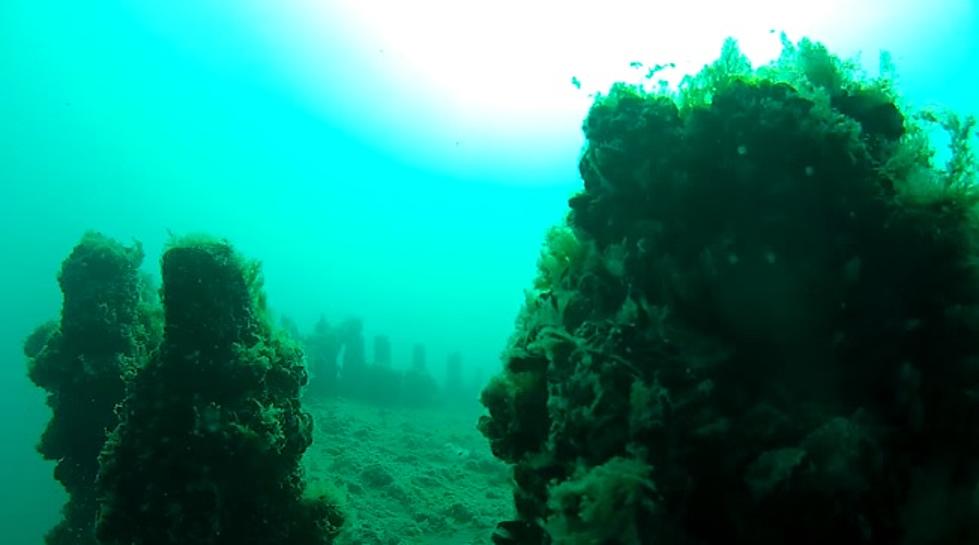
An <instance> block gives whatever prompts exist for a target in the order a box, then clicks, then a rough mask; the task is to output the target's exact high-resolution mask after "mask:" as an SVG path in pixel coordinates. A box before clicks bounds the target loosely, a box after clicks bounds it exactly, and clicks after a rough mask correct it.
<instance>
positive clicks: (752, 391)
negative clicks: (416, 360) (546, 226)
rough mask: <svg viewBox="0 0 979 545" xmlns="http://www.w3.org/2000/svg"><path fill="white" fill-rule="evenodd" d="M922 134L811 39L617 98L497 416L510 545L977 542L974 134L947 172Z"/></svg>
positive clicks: (546, 262)
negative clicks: (508, 481) (507, 472)
mask: <svg viewBox="0 0 979 545" xmlns="http://www.w3.org/2000/svg"><path fill="white" fill-rule="evenodd" d="M908 111H909V110H908V108H906V107H904V106H902V105H901V104H900V103H899V101H898V99H897V95H896V93H895V92H894V90H893V88H892V83H891V82H890V80H888V79H887V76H886V74H885V75H884V76H881V77H879V78H876V79H871V78H868V77H867V76H865V75H864V74H862V73H861V72H860V71H859V70H858V69H857V67H856V66H855V65H854V64H852V63H848V62H844V61H841V60H839V59H838V58H836V57H835V56H833V55H832V54H831V53H830V52H829V51H828V50H827V49H826V47H825V46H823V45H822V44H819V43H816V42H813V41H810V40H807V39H803V40H801V41H800V42H799V43H798V44H794V43H791V42H789V41H788V40H787V39H783V51H782V55H781V56H780V58H779V59H777V60H776V61H775V62H773V63H771V64H769V65H766V66H762V67H759V68H753V67H752V66H751V64H750V63H749V62H748V60H747V58H746V57H745V56H744V55H743V54H742V53H741V52H740V50H739V49H738V46H737V43H736V42H735V41H733V40H728V41H727V42H726V43H725V44H724V47H723V49H722V52H721V55H720V58H719V59H718V60H717V61H716V62H714V63H712V64H710V65H708V66H706V67H704V69H703V70H702V71H701V72H700V73H698V74H697V75H695V76H691V77H688V78H686V79H685V80H684V81H683V82H682V83H681V85H680V87H679V89H678V90H677V91H675V92H669V91H666V90H665V89H663V88H660V89H658V90H657V89H654V90H646V89H644V88H642V87H641V86H638V85H626V84H616V85H614V86H613V87H612V88H611V89H610V90H609V92H608V93H607V94H604V95H600V96H598V97H597V98H596V100H595V102H594V104H593V106H592V108H591V110H590V111H589V113H588V116H587V118H586V120H585V122H584V124H583V130H584V133H585V136H586V138H587V148H586V150H585V152H584V154H583V156H582V158H581V162H580V165H579V168H580V173H581V177H582V180H583V189H582V190H581V191H580V192H578V193H577V194H576V195H574V196H573V197H572V198H571V199H570V201H569V208H570V211H569V214H568V217H567V220H566V224H565V225H564V226H562V227H560V228H558V229H557V230H555V231H553V234H551V235H549V238H548V240H547V245H546V248H545V251H544V252H542V259H541V261H540V262H539V264H538V266H539V276H538V278H537V280H536V281H535V283H534V286H533V290H532V291H530V292H529V295H528V298H527V302H526V305H525V307H524V309H523V310H522V312H521V315H520V319H519V320H518V327H517V330H516V331H515V332H514V334H513V336H512V339H511V341H510V344H509V346H508V349H507V353H506V356H505V368H504V371H503V373H502V374H501V375H499V376H497V377H495V378H494V379H492V380H491V381H490V383H489V385H488V386H486V388H485V389H484V391H483V394H482V402H483V404H484V405H485V406H486V408H487V409H488V411H489V415H488V416H484V417H483V418H481V419H480V422H479V429H480V430H481V431H482V433H483V434H484V435H485V436H486V437H487V439H488V440H489V443H490V446H491V448H492V450H493V453H494V454H495V455H496V456H497V457H498V458H500V459H501V460H503V461H505V462H508V463H510V464H512V467H513V478H514V482H515V484H516V490H515V492H514V506H515V508H516V512H517V517H516V519H515V520H509V521H503V522H501V523H500V525H499V527H498V531H497V533H496V535H495V536H494V542H495V543H496V544H497V545H546V544H550V543H558V544H585V543H588V544H599V543H601V544H620V545H624V544H627V543H628V544H633V543H635V544H649V545H652V544H656V545H663V544H681V543H697V544H702V545H711V544H725V545H739V544H744V545H748V544H751V545H765V544H773V545H774V544H783V543H796V544H813V545H815V544H824V543H829V542H846V543H867V544H893V543H951V542H957V543H959V542H961V543H966V542H977V541H979V522H977V521H979V503H977V502H976V501H975V500H974V498H975V497H976V496H975V490H977V489H979V433H977V432H976V428H975V426H974V422H975V421H976V419H977V418H979V396H977V395H975V392H976V391H979V371H977V367H976V365H975V364H974V362H975V361H976V357H977V355H979V269H977V266H979V260H977V257H979V240H977V235H979V220H977V214H976V212H977V208H976V206H977V202H979V198H977V196H976V195H977V193H976V190H975V187H976V180H975V158H974V155H972V146H973V145H974V142H975V140H974V134H973V133H974V125H972V122H971V121H969V120H965V121H957V122H956V121H947V122H945V123H943V125H945V126H946V127H947V128H948V130H949V131H950V133H951V134H952V135H953V145H952V149H951V150H950V152H951V154H952V159H951V160H950V161H949V162H948V164H947V165H945V166H944V167H943V166H938V165H935V164H933V162H932V157H933V150H932V149H931V144H930V143H929V142H928V140H927V138H924V137H923V134H924V132H923V131H922V129H921V125H920V124H921V123H924V122H928V119H922V117H921V116H919V115H912V114H909V113H908ZM948 119H953V118H948ZM956 135H958V136H956ZM953 180H954V181H953ZM565 233H570V234H565ZM908 324H914V326H913V327H909V326H908ZM953 475H954V477H953ZM926 483H928V484H926ZM936 505H941V506H943V507H942V508H940V509H938V508H934V507H930V506H936Z"/></svg>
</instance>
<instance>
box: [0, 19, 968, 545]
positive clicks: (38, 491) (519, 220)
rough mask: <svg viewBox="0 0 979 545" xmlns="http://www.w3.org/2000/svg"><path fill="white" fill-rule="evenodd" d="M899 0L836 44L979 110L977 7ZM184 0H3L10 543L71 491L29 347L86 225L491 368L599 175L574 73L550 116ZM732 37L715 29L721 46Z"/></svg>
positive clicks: (397, 340) (712, 43) (50, 310)
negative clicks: (251, 262) (552, 239)
mask: <svg viewBox="0 0 979 545" xmlns="http://www.w3.org/2000/svg"><path fill="white" fill-rule="evenodd" d="M300 4H301V3H298V2H297V3H295V5H292V4H290V5H289V6H290V8H289V9H295V10H299V9H300V8H301V5H300ZM893 5H894V6H897V7H893V8H891V9H893V10H895V11H894V12H893V13H892V12H880V13H876V14H875V13H869V14H867V13H862V12H861V13H859V14H851V15H853V16H854V17H855V16H857V15H859V16H860V17H864V18H867V19H868V21H870V22H867V21H860V20H856V19H848V14H847V13H843V12H841V13H839V14H837V16H836V17H835V18H830V19H828V21H830V22H829V23H827V26H826V27H824V28H821V29H816V30H818V31H820V32H822V33H823V34H824V35H825V36H821V35H819V34H818V33H817V34H816V35H815V36H814V37H816V38H820V39H822V38H824V37H826V38H827V43H828V45H829V46H830V47H831V48H833V47H836V46H835V45H834V43H833V42H832V41H831V40H830V39H829V38H833V37H836V38H838V39H839V41H840V42H843V43H842V45H841V46H840V47H841V48H843V49H844V51H843V52H846V51H845V49H846V48H851V49H857V48H866V49H868V50H869V53H868V54H867V57H869V59H866V60H868V63H869V64H871V65H873V64H874V63H872V62H869V61H870V60H873V57H874V56H875V55H876V51H875V49H874V48H885V49H888V50H891V51H892V52H893V53H894V60H895V62H896V64H897V67H898V71H899V74H900V76H901V89H902V91H903V92H904V93H905V96H906V97H907V98H908V99H909V100H911V101H913V102H918V103H931V102H934V103H940V104H944V105H947V106H949V107H951V108H953V109H956V110H959V111H964V112H970V111H971V112H975V111H977V110H979V108H977V105H976V102H975V98H974V97H975V89H977V88H979V76H977V75H976V74H977V73H979V70H976V66H977V61H976V59H977V58H979V40H976V39H975V38H974V36H975V35H976V32H977V31H979V25H977V23H976V17H977V15H979V14H977V12H976V10H975V8H973V7H972V6H971V4H970V3H969V2H949V3H948V5H947V6H941V8H944V9H946V10H947V12H946V15H944V16H943V12H942V9H939V8H935V7H934V6H935V5H936V4H935V3H932V2H919V3H915V2H904V3H897V4H893ZM167 6H168V7H166V8H164V7H162V4H161V7H155V8H153V7H146V6H139V5H138V3H137V2H121V1H116V0H108V1H105V2H98V3H95V4H94V5H89V6H82V5H78V4H76V3H68V2H54V1H49V0H34V1H26V0H7V1H5V2H3V4H2V5H0V233H2V241H0V254H2V255H3V256H4V266H3V268H2V272H0V301H3V303H4V309H5V312H4V315H3V317H2V319H0V360H2V361H3V362H4V365H3V366H2V370H0V385H2V392H3V395H2V396H0V400H2V401H0V403H2V405H0V408H2V410H3V414H4V415H6V417H5V418H4V419H3V424H2V427H0V433H2V435H3V438H4V440H3V443H2V446H0V482H3V483H5V485H4V489H3V492H2V494H0V536H6V537H3V538H2V540H3V542H4V543H9V544H13V545H20V544H29V543H30V544H33V543H38V542H39V540H40V538H41V535H42V534H43V532H44V531H45V530H46V529H47V528H48V527H50V526H51V525H52V524H53V523H54V522H55V521H56V520H57V517H58V508H59V506H60V504H61V502H62V500H63V494H62V493H61V491H60V489H59V487H58V485H57V483H55V482H54V481H53V479H52V478H51V466H50V465H49V464H47V463H44V462H42V461H41V460H40V457H39V456H38V455H37V454H36V453H35V452H34V450H33V445H34V444H35V442H36V440H37V438H38V436H39V434H40V431H41V430H42V429H43V426H44V422H45V420H46V419H47V417H48V412H47V409H46V408H45V406H44V404H43V396H42V394H41V393H40V391H38V390H37V389H35V388H34V387H33V386H32V385H30V383H29V382H28V381H27V380H26V377H25V373H24V364H23V356H22V354H21V350H20V344H21V341H22V340H23V338H24V337H25V336H26V335H27V334H28V333H29V332H30V331H31V330H32V329H33V328H34V327H35V326H36V325H37V324H38V323H40V322H42V321H44V320H46V319H49V318H51V317H53V316H56V315H57V312H58V309H59V305H60V293H59V291H58V287H57V284H56V282H55V275H56V272H57V268H58V266H59V264H60V262H61V260H62V259H63V258H64V257H65V256H66V255H67V253H68V252H69V251H70V250H71V248H72V246H73V245H74V244H75V243H76V242H77V241H78V239H79V237H80V236H81V234H82V233H83V232H84V231H85V230H86V229H98V230H100V231H102V232H104V233H106V234H108V235H110V236H113V237H116V238H118V239H120V240H123V241H129V240H131V239H138V240H140V241H142V243H143V244H144V245H145V248H146V253H147V256H148V259H147V263H148V264H147V268H148V270H153V269H154V268H155V267H156V264H157V259H158V256H159V255H160V252H161V251H162V249H163V246H164V244H165V242H166V240H167V239H168V237H169V236H170V233H177V234H184V233H190V232H208V233H213V234H215V235H218V236H223V237H227V238H228V239H230V240H232V241H233V242H234V243H235V244H236V246H237V247H238V248H239V249H240V250H241V251H242V252H243V253H245V254H246V255H249V256H252V257H255V258H258V259H260V260H261V261H262V262H263V263H264V270H265V276H266V279H267V289H268V292H269V297H270V304H271V306H272V308H273V309H274V310H275V311H277V312H278V313H280V314H285V315H288V316H289V317H291V318H292V319H294V320H295V321H296V322H297V323H298V324H299V325H300V326H301V327H302V328H303V329H309V328H311V327H312V325H313V323H314V322H315V321H316V319H317V318H318V317H319V316H320V314H322V313H325V314H326V315H328V316H330V317H331V318H335V319H341V318H343V317H346V316H350V315H357V316H360V317H362V318H363V319H364V322H365V327H366V330H367V332H368V334H369V335H373V334H375V333H383V334H386V335H389V336H390V337H391V339H392V344H393V352H394V360H395V361H396V362H399V361H400V362H407V361H408V360H409V359H410V353H411V346H412V345H413V343H416V342H423V343H425V345H426V346H427V347H428V351H429V354H430V357H429V360H430V361H432V362H435V363H434V364H433V365H434V366H435V368H436V369H439V367H438V366H439V365H440V364H441V362H443V361H444V360H445V358H446V356H447V355H448V354H449V353H450V352H452V351H456V350H460V351H462V352H463V353H464V354H466V358H467V361H468V362H472V364H473V365H477V366H480V367H482V368H484V369H485V370H486V374H487V375H488V374H490V373H492V372H494V371H495V370H496V369H497V368H498V367H499V357H498V356H499V353H500V351H501V350H502V348H503V345H504V343H505V341H506V338H507V336H508V335H509V333H510V331H511V329H512V326H513V320H514V317H515V315H516V313H517V310H518V309H519V306H520V304H521V303H522V301H523V293H522V292H523V290H524V289H525V288H526V287H528V286H529V283H530V280H531V278H532V276H533V272H534V266H535V263H536V259H537V256H538V252H539V246H540V243H541V241H542V239H543V235H544V232H545V231H546V229H547V227H548V226H550V225H552V224H554V223H555V222H556V221H558V220H560V219H561V217H562V216H563V214H564V213H565V211H566V207H567V197H568V195H570V193H571V192H573V191H574V190H576V189H577V188H578V187H579V186H580V181H579V179H578V174H577V165H576V162H577V158H578V153H579V149H580V146H581V144H582V143H583V138H582V136H581V134H580V130H579V127H580V124H581V119H582V118H583V116H584V114H585V112H586V111H587V106H588V104H589V99H588V97H587V94H586V93H585V92H578V91H577V90H576V89H575V88H574V87H573V86H572V85H571V84H570V78H571V76H572V75H575V74H574V73H572V72H568V73H565V74H562V75H561V77H560V82H561V86H560V89H561V91H560V92H559V94H557V95H555V96H554V99H553V100H554V102H556V103H557V102H559V103H561V104H562V105H567V106H566V107H562V109H558V108H556V109H554V110H553V111H550V110H549V111H547V112H542V113H541V114H540V118H539V121H535V119H538V118H535V117H533V115H532V113H528V111H529V112H533V111H534V110H526V109H520V108H515V107H505V106H504V107H501V110H500V111H501V112H503V113H502V114H494V113H493V111H492V107H490V106H488V104H490V105H491V104H492V97H493V96H494V95H493V94H492V93H490V94H488V95H487V96H489V97H490V98H489V99H485V100H473V101H472V102H466V101H465V100H462V99H460V97H458V96H448V95H442V94H440V92H442V91H444V90H445V89H447V88H451V89H457V90H458V89H462V91H459V92H462V93H465V92H466V91H465V89H466V88H465V87H464V86H462V87H459V86H456V87H441V88H439V87H433V88H431V89H428V90H426V89H425V88H424V87H402V85H403V84H404V81H405V80H404V79H403V73H402V71H401V67H400V65H399V60H398V57H396V54H397V49H391V47H395V48H396V47H397V45H398V42H397V41H395V42H393V44H391V43H389V44H385V45H384V46H383V47H376V44H372V43H367V42H364V41H358V36H357V35H356V32H355V30H351V28H352V27H351V25H348V24H346V22H345V21H343V20H341V19H336V20H326V21H324V22H323V24H322V27H321V29H320V32H319V33H318V34H316V36H315V37H316V38H317V39H316V40H313V38H311V37H307V38H304V39H302V40H300V39H296V40H293V41H289V43H290V45H289V47H283V46H282V45H281V44H282V43H283V42H284V41H287V40H285V37H288V36H289V35H290V32H292V31H293V29H294V26H295V27H296V28H298V26H300V25H299V23H298V22H297V21H300V20H302V19H303V17H302V13H301V12H298V13H293V14H292V16H293V17H294V19H289V17H286V16H285V15H283V14H282V13H281V11H285V10H286V8H283V9H282V10H281V11H280V10H276V9H272V8H271V7H270V6H267V5H262V4H260V3H241V4H238V3H232V2H219V1H206V2H173V3H167ZM245 6H247V8H246V7H245ZM800 9H801V8H800ZM901 10H906V11H907V13H910V14H917V13H919V12H920V13H927V14H928V16H927V17H923V18H922V19H921V20H922V21H925V24H922V25H920V26H915V25H912V24H908V23H907V21H908V20H913V19H914V17H913V16H911V15H907V14H902V13H901V12H900V11H901ZM936 12H937V13H936ZM337 13H340V12H339V11H338V12H337ZM375 16H376V17H379V18H383V17H386V16H385V15H384V13H383V11H381V10H379V11H377V12H376V15H375ZM552 16H553V18H552V19H550V24H541V25H538V26H536V27H534V28H533V29H532V30H533V32H535V33H537V36H538V38H539V40H537V41H528V42H527V44H526V46H525V47H527V48H531V49H532V48H533V47H535V46H534V44H539V43H543V44H549V45H548V46H547V47H555V46H554V43H553V41H551V40H549V38H548V33H549V32H551V31H552V30H549V29H550V28H556V27H559V26H560V21H561V16H560V13H558V12H555V13H553V14H552ZM878 16H879V19H874V18H875V17H878ZM367 17H370V15H368V16H367ZM514 17H517V18H519V14H515V15H514ZM621 17H623V18H628V14H627V13H624V14H622V15H621ZM758 17H759V18H760V19H765V20H766V24H773V25H775V26H778V24H779V22H778V21H777V20H772V19H774V18H772V17H768V16H766V15H765V14H764V13H763V12H760V13H759V14H758ZM875 20H876V21H877V23H874V21H875ZM892 20H893V21H896V22H895V23H894V26H893V27H889V26H888V24H890V22H891V21H892ZM833 21H836V22H837V24H836V25H835V26H834V25H833V24H832V23H833ZM881 22H883V23H881ZM885 23H886V24H885ZM430 24H432V25H438V26H442V25H452V24H453V21H452V19H445V20H438V21H436V20H433V21H431V22H430ZM685 24H696V20H692V21H690V22H688V23H685ZM866 29H870V30H869V31H867V30H866ZM724 30H725V29H723V28H713V27H712V28H711V29H710V30H708V31H704V32H702V38H700V39H701V41H702V42H703V43H706V46H704V47H706V48H707V49H708V50H710V52H711V54H716V51H717V50H718V49H719V47H720V43H721V42H722V40H723V38H724V36H725V32H724ZM714 31H716V32H714ZM553 32H558V31H557V30H553ZM651 32H654V30H651ZM417 33H424V30H423V29H418V30H417ZM763 34H764V33H763ZM501 35H504V36H505V35H506V32H505V31H501ZM614 35H615V33H614V32H610V34H609V36H614ZM562 36H563V35H562ZM589 39H591V38H590V37H585V35H583V36H582V40H589ZM752 39H759V40H763V39H773V38H771V37H770V36H764V35H763V36H762V37H761V38H757V37H756V38H752ZM560 43H563V42H558V46H560ZM304 44H305V48H304V47H303V45H304ZM452 47H454V45H453V44H451V43H447V44H444V48H446V49H451V48H452ZM542 47H543V46H542ZM657 47H662V46H657ZM682 47H685V46H681V48H682ZM501 54H502V53H501ZM385 55H386V56H389V57H394V58H393V59H391V60H390V61H388V60H384V58H385V57H384V56H385ZM649 55H650V56H651V57H654V58H656V59H658V60H664V61H665V60H669V59H670V58H671V57H672V56H677V57H684V56H685V55H686V54H685V53H684V52H683V51H682V50H677V51H673V50H670V49H663V50H657V51H653V52H650V53H649ZM490 56H492V55H491V54H490ZM296 59H299V60H296ZM379 59H380V60H379ZM631 60H633V59H631V58H621V59H618V60H617V61H615V62H619V63H620V64H621V65H623V66H625V65H627V64H628V62H629V61H631ZM707 60H709V59H707V58H705V59H703V60H702V61H701V62H706V61H707ZM294 61H295V62H294ZM300 61H301V62H300ZM589 62H591V61H590V60H589ZM609 62H612V61H609ZM299 65H301V66H302V68H297V66H299ZM310 67H313V68H310ZM582 69H583V70H586V69H585V59H584V58H583V59H582ZM542 70H543V68H542ZM586 71H587V70H586ZM467 73H468V72H467ZM297 74H300V75H297ZM418 77H421V76H418ZM485 77H486V79H487V81H474V82H472V83H471V85H472V86H473V87H472V89H473V92H475V90H476V89H478V88H479V86H481V85H483V86H490V87H491V88H492V89H497V91H496V93H497V96H501V97H503V98H501V99H500V100H520V99H519V97H520V92H519V90H520V89H521V88H522V87H523V86H524V85H525V84H524V83H523V81H522V80H521V79H520V77H521V74H507V73H506V72H505V71H504V72H502V73H492V72H489V73H487V74H486V75H485ZM507 78H510V79H507ZM500 79H503V80H506V81H503V82H502V83H501V82H500V81H499V80H500ZM490 80H493V81H490ZM587 81H589V82H591V83H590V85H599V86H600V84H599V83H595V82H596V81H598V80H596V79H594V78H593V79H591V80H587ZM491 83H492V85H491ZM556 88H557V87H556ZM501 89H506V90H509V92H507V93H506V94H505V95H504V93H503V91H501ZM527 92H528V93H531V92H532V90H530V89H528V90H527ZM512 97H517V98H512ZM460 101H461V103H462V104H463V105H464V106H462V107H461V106H459V104H460ZM467 104H468V105H469V106H465V105H467ZM467 107H468V108H473V109H476V110H478V109H479V108H485V110H486V111H485V112H484V114H485V115H484V116H483V117H480V115H477V114H479V113H480V112H479V111H475V112H471V111H467V112H466V114H465V116H463V117H464V119H463V120H462V121H458V120H457V118H456V117H454V116H459V115H461V114H460V113H459V112H460V111H462V110H465V109H466V108H467ZM460 108H461V109H462V110H461V109H460ZM508 116H510V117H508ZM481 120H482V121H483V122H485V125H481ZM456 121H458V122H456ZM538 123H539V124H543V126H541V125H539V124H538ZM484 126H485V127H486V128H485V130H483V129H481V127H484ZM508 127H512V128H513V129H512V133H510V132H508V130H507V128H508Z"/></svg>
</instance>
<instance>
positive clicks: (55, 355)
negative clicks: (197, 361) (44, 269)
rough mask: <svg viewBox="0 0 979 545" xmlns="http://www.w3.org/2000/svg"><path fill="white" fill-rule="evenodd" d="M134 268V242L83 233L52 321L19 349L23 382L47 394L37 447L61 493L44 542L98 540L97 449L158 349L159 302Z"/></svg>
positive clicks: (138, 253) (137, 252)
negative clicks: (131, 383)
mask: <svg viewBox="0 0 979 545" xmlns="http://www.w3.org/2000/svg"><path fill="white" fill-rule="evenodd" d="M142 261H143V250H142V247H141V246H140V245H139V244H138V243H136V244H134V245H132V246H124V245H122V244H120V243H119V242H116V241H115V240H112V239H111V238H108V237H106V236H105V235H102V234H101V233H97V232H88V233H85V235H84V236H83V237H82V239H81V241H79V243H78V244H77V245H76V246H75V248H74V249H73V250H72V252H71V254H70V255H69V256H68V257H67V258H66V259H65V260H64V262H63V263H62V265H61V270H60V273H59V275H58V283H59V285H60V287H61V291H62V294H63V303H62V309H61V319H60V321H56V322H54V321H52V322H48V323H45V324H42V325H41V326H40V327H38V328H37V329H36V330H35V331H34V332H33V333H32V334H31V335H30V336H29V337H28V338H27V340H26V341H25V342H24V354H25V355H26V356H27V358H28V375H29V377H30V379H31V381H32V382H33V383H34V384H36V385H37V386H39V387H41V388H43V389H44V390H45V391H47V393H48V396H47V403H48V406H50V407H51V412H52V414H51V420H50V422H48V425H47V427H46V429H45V430H44V434H43V435H42V436H41V440H40V442H39V443H38V445H37V450H38V452H40V453H41V455H42V456H44V458H45V459H46V460H53V461H55V462H56V466H55V470H54V477H55V479H57V480H58V482H60V483H61V484H62V485H63V486H64V488H65V491H66V492H67V493H68V502H67V503H66V504H65V505H64V507H63V508H62V515H63V519H62V520H61V521H60V522H59V523H58V524H57V525H56V526H55V527H54V528H52V529H51V530H50V531H49V532H48V533H47V534H46V535H45V538H44V540H45V543H47V544H48V545H86V544H90V545H94V544H95V542H96V541H95V532H94V525H95V519H96V515H97V513H98V497H97V494H96V492H95V480H96V475H97V473H98V469H99V466H98V457H99V452H101V450H102V447H103V445H104V444H105V441H106V433H107V432H106V430H111V429H112V428H114V427H115V425H116V422H117V418H116V414H115V406H116V404H117V403H119V402H120V401H122V399H123V395H124V393H125V386H126V382H127V381H128V380H129V379H130V378H131V377H132V376H133V375H134V374H135V373H136V371H137V370H138V369H139V367H140V366H141V365H142V364H143V361H144V359H145V357H146V355H147V354H148V353H149V351H150V350H152V349H153V348H154V347H155V345H156V344H157V343H158V342H159V335H160V329H159V321H158V318H159V313H158V309H157V307H158V305H157V304H156V302H155V301H154V299H155V296H154V294H152V293H151V291H150V290H148V289H147V287H148V286H149V283H148V282H147V280H146V279H145V278H144V277H142V276H141V275H140V273H139V267H140V264H141V263H142Z"/></svg>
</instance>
